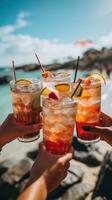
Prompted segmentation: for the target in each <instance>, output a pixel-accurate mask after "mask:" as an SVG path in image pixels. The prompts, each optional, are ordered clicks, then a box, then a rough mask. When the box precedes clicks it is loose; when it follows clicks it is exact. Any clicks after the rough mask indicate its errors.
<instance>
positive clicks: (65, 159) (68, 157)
mask: <svg viewBox="0 0 112 200" xmlns="http://www.w3.org/2000/svg"><path fill="white" fill-rule="evenodd" d="M71 159H72V153H67V154H66V155H64V156H62V157H61V158H59V160H58V162H60V163H61V164H62V165H63V166H64V165H65V164H66V163H67V162H69V161H70V160H71Z"/></svg>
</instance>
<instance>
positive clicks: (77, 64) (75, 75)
mask: <svg viewBox="0 0 112 200" xmlns="http://www.w3.org/2000/svg"><path fill="white" fill-rule="evenodd" d="M79 60H80V56H78V58H77V63H76V69H75V74H74V83H75V81H76V77H77V71H78V67H79Z"/></svg>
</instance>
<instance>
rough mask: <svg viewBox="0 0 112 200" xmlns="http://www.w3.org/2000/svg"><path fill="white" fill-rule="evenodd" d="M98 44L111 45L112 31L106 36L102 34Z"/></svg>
mask: <svg viewBox="0 0 112 200" xmlns="http://www.w3.org/2000/svg"><path fill="white" fill-rule="evenodd" d="M99 44H100V45H101V46H106V47H111V46H112V32H110V33H108V34H107V35H106V36H102V37H101V38H100V39H99Z"/></svg>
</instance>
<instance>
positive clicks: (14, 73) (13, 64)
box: [12, 60, 16, 82]
mask: <svg viewBox="0 0 112 200" xmlns="http://www.w3.org/2000/svg"><path fill="white" fill-rule="evenodd" d="M12 67H13V75H14V76H13V77H14V80H15V82H16V68H15V63H14V60H12Z"/></svg>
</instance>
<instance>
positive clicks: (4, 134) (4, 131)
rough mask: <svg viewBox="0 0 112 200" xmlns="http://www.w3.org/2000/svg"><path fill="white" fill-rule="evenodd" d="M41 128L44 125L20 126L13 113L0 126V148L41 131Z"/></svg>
mask: <svg viewBox="0 0 112 200" xmlns="http://www.w3.org/2000/svg"><path fill="white" fill-rule="evenodd" d="M41 128H42V124H34V125H27V126H18V125H17V124H16V121H15V118H14V115H13V114H12V113H11V114H9V115H8V117H7V118H6V119H5V121H4V122H3V124H2V125H1V126H0V148H1V147H2V146H4V145H5V144H7V143H9V142H10V141H12V140H14V139H16V138H17V137H19V136H23V135H25V134H31V133H32V132H36V131H39V129H41Z"/></svg>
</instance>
